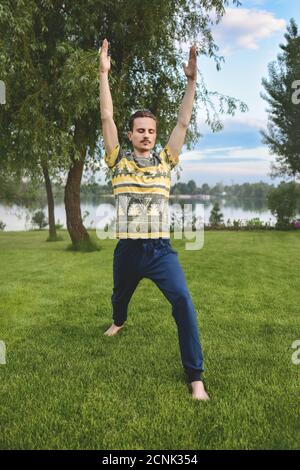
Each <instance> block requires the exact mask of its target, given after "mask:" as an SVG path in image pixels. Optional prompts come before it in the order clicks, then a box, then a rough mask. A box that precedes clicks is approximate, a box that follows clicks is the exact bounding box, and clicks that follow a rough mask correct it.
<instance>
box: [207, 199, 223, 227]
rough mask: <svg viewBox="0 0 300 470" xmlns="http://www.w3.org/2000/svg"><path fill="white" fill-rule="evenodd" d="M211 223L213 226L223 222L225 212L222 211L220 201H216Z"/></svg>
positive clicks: (211, 213) (210, 219)
mask: <svg viewBox="0 0 300 470" xmlns="http://www.w3.org/2000/svg"><path fill="white" fill-rule="evenodd" d="M209 223H210V225H211V226H213V227H218V226H219V225H221V224H222V223H223V214H222V213H221V211H220V206H219V203H218V202H215V204H214V205H213V208H212V210H211V212H210V216H209Z"/></svg>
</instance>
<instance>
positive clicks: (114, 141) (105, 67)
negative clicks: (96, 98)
mask: <svg viewBox="0 0 300 470" xmlns="http://www.w3.org/2000/svg"><path fill="white" fill-rule="evenodd" d="M99 55H100V63H99V74H100V113H101V121H102V130H103V139H104V146H105V151H106V154H107V155H108V156H109V155H110V154H111V152H112V151H113V150H114V148H115V147H116V146H117V145H118V144H119V139H118V131H117V128H116V125H115V123H114V120H113V102H112V98H111V93H110V89H109V83H108V72H109V70H110V57H109V56H108V41H107V39H104V41H103V42H102V46H101V49H99Z"/></svg>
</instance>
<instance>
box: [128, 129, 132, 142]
mask: <svg viewBox="0 0 300 470" xmlns="http://www.w3.org/2000/svg"><path fill="white" fill-rule="evenodd" d="M127 136H128V139H129V140H130V141H131V136H132V132H131V131H128V132H127Z"/></svg>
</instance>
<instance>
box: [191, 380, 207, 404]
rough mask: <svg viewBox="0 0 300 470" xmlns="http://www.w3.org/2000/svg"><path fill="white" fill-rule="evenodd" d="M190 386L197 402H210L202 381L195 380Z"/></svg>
mask: <svg viewBox="0 0 300 470" xmlns="http://www.w3.org/2000/svg"><path fill="white" fill-rule="evenodd" d="M190 385H191V388H192V396H193V398H194V399H195V400H209V399H210V398H209V396H208V395H207V393H206V391H205V388H204V384H203V382H202V380H195V382H191V383H190Z"/></svg>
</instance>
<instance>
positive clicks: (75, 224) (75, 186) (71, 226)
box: [65, 147, 90, 246]
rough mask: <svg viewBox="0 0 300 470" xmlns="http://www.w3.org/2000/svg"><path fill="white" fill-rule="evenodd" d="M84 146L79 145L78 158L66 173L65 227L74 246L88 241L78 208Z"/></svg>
mask: <svg viewBox="0 0 300 470" xmlns="http://www.w3.org/2000/svg"><path fill="white" fill-rule="evenodd" d="M85 152H86V149H85V147H81V149H80V154H81V157H80V159H79V160H74V161H73V162H74V163H73V166H72V167H71V168H70V170H69V173H68V179H67V184H66V187H65V209H66V218H67V228H68V231H69V234H70V237H71V240H72V244H73V245H74V246H75V245H77V244H78V243H80V242H84V241H89V240H90V237H89V234H88V232H87V230H86V229H85V227H84V225H83V223H82V218H81V208H80V183H81V177H82V172H83V166H84V160H85Z"/></svg>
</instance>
